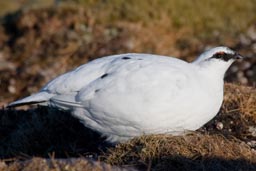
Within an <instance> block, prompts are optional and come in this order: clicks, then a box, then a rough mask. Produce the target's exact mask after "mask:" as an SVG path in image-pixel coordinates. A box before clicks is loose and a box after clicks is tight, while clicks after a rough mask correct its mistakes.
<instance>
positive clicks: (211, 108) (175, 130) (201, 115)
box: [8, 47, 242, 143]
mask: <svg viewBox="0 0 256 171" xmlns="http://www.w3.org/2000/svg"><path fill="white" fill-rule="evenodd" d="M240 58H242V56H241V55H239V54H238V53H236V52H234V51H233V50H231V49H229V48H227V47H215V48H212V49H210V50H208V51H205V52H204V53H202V54H201V55H200V56H199V57H198V58H197V59H196V60H195V61H193V62H191V63H188V62H185V61H182V60H180V59H176V58H172V57H167V56H160V55H152V54H139V53H128V54H120V55H112V56H107V57H103V58H99V59H96V60H93V61H91V62H89V63H87V64H84V65H81V66H80V67H78V68H76V69H75V70H73V71H70V72H67V73H65V74H63V75H60V76H58V77H57V78H55V79H53V80H52V81H50V82H49V83H48V84H46V85H45V86H44V87H43V88H42V89H41V90H40V91H39V92H38V93H36V94H34V95H31V96H29V97H26V98H24V99H21V100H18V101H15V102H12V103H10V104H9V106H8V107H15V106H20V105H25V104H34V103H38V104H41V105H49V106H54V107H58V108H60V109H65V110H70V111H71V112H72V114H73V115H74V116H75V117H77V118H79V119H80V120H81V122H82V123H83V124H84V125H85V126H86V127H89V128H91V129H93V130H95V131H97V132H99V133H101V134H102V135H104V136H106V137H107V140H108V141H110V142H113V143H118V142H123V141H126V140H129V139H131V138H133V137H136V136H141V135H143V134H163V133H167V134H176V135H177V134H182V133H184V132H185V131H187V130H196V129H198V128H200V127H201V126H203V125H204V124H205V123H207V122H208V121H209V120H211V119H212V118H213V117H214V116H215V115H216V114H217V113H218V111H219V109H220V107H221V104H222V101H223V86H224V81H223V79H224V74H225V72H226V70H227V69H228V68H229V66H230V65H231V64H232V63H233V62H234V61H235V60H236V59H240Z"/></svg>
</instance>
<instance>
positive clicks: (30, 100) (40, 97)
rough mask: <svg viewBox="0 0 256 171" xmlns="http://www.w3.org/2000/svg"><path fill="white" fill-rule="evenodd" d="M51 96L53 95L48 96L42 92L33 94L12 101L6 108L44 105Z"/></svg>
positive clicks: (48, 94)
mask: <svg viewBox="0 0 256 171" xmlns="http://www.w3.org/2000/svg"><path fill="white" fill-rule="evenodd" d="M52 96H53V94H50V93H48V92H45V91H42V92H39V93H36V94H33V95H31V96H28V97H25V98H23V99H20V100H17V101H14V102H12V103H10V104H9V105H8V106H7V107H8V108H10V107H17V106H23V105H30V104H44V103H46V102H47V101H49V99H50V98H51V97H52Z"/></svg>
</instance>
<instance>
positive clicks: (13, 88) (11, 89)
mask: <svg viewBox="0 0 256 171" xmlns="http://www.w3.org/2000/svg"><path fill="white" fill-rule="evenodd" d="M8 91H9V92H10V93H11V94H15V93H16V88H15V87H14V86H12V85H10V86H8Z"/></svg>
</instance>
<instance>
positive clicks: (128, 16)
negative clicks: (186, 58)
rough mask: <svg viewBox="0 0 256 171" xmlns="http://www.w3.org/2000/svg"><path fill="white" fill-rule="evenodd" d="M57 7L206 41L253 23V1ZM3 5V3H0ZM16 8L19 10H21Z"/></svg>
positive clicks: (83, 1)
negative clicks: (78, 8) (185, 31)
mask: <svg viewBox="0 0 256 171" xmlns="http://www.w3.org/2000/svg"><path fill="white" fill-rule="evenodd" d="M13 2H15V1H10V2H9V3H8V2H5V3H4V4H3V7H2V8H0V14H1V11H2V13H5V12H4V11H7V9H10V10H12V9H13V8H14V9H16V8H17V7H15V3H13ZM60 2H61V3H60V4H61V5H67V6H69V5H71V4H72V5H74V4H75V5H77V6H82V7H84V8H85V9H86V11H88V13H90V14H91V15H93V16H94V18H95V21H96V22H100V23H104V24H107V23H108V24H111V23H116V22H120V21H122V22H124V21H126V22H127V21H128V22H139V23H143V24H144V25H152V24H153V25H154V26H158V24H159V21H161V20H165V21H166V22H165V23H166V27H169V28H170V29H172V28H174V29H176V30H178V29H189V30H190V31H192V32H193V34H195V35H196V36H199V37H201V38H204V39H205V38H209V37H212V36H213V35H214V34H221V35H222V36H226V34H228V35H229V36H230V35H236V36H237V35H238V34H239V33H241V32H242V31H245V30H246V29H247V28H248V26H250V25H252V24H253V22H254V21H255V19H256V17H255V16H256V15H255V14H256V12H255V11H256V5H255V3H254V0H247V1H244V2H241V1H239V0H234V1H232V4H231V3H230V1H228V0H223V1H214V0H208V1H202V0H196V1H186V0H179V1H177V0H170V1H165V0H149V1H136V0H130V1H125V0H111V1H101V0H95V1H88V0H77V1H64V0H63V1H60ZM2 3H3V2H2ZM35 4H36V3H35V2H34V1H26V3H24V4H22V5H23V6H28V7H29V6H33V5H35ZM45 4H48V5H47V6H49V5H50V4H51V5H52V6H54V2H53V1H49V2H48V3H43V1H42V0H41V1H40V0H39V1H37V6H46V5H45ZM22 5H20V6H22Z"/></svg>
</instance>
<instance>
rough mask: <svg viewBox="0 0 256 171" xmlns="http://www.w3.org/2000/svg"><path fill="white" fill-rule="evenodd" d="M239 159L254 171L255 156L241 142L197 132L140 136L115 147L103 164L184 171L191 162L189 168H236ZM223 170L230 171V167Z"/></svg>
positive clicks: (255, 166)
mask: <svg viewBox="0 0 256 171" xmlns="http://www.w3.org/2000/svg"><path fill="white" fill-rule="evenodd" d="M239 160H244V161H246V162H245V163H244V164H246V165H247V166H250V165H251V163H253V167H254V168H255V169H256V153H255V151H253V150H251V149H250V147H249V146H247V145H246V144H245V143H242V142H241V141H239V140H237V139H235V138H230V139H227V138H226V137H224V136H222V135H207V134H200V133H191V134H188V135H185V136H170V135H151V136H142V137H139V138H135V139H133V140H131V141H129V142H127V143H125V144H119V145H117V146H116V147H115V148H114V149H111V150H110V152H109V154H108V157H107V162H108V163H110V164H114V165H130V166H137V167H138V166H140V167H143V166H144V167H150V168H151V169H153V168H158V169H160V170H165V169H166V168H175V163H176V164H177V165H176V166H178V167H177V169H178V168H179V167H182V168H183V169H184V170H191V164H192V163H193V162H194V164H192V165H193V167H196V168H201V169H203V168H208V169H206V170H209V169H213V168H214V167H215V166H214V165H215V164H221V163H222V164H230V163H232V161H237V164H235V165H234V166H232V167H231V168H238V167H239V164H240V163H239ZM167 161H169V163H168V162H167ZM222 167H223V168H225V166H222ZM242 167H245V165H244V166H242ZM227 168H228V169H231V168H230V166H228V167H227ZM227 168H226V169H227ZM158 169H157V170H158ZM183 169H182V170H183Z"/></svg>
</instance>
